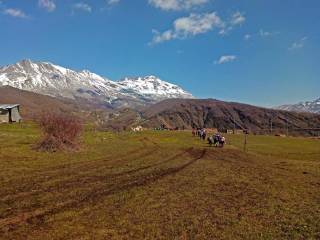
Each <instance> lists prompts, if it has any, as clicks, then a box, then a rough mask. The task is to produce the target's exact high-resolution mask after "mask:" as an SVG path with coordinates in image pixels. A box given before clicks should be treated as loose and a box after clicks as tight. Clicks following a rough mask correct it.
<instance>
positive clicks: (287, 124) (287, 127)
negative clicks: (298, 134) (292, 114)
mask: <svg viewBox="0 0 320 240" xmlns="http://www.w3.org/2000/svg"><path fill="white" fill-rule="evenodd" d="M286 131H287V137H288V136H289V122H288V113H287V114H286Z"/></svg>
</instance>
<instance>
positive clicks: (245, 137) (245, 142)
mask: <svg viewBox="0 0 320 240" xmlns="http://www.w3.org/2000/svg"><path fill="white" fill-rule="evenodd" d="M247 135H248V134H247V132H245V133H244V143H243V151H245V152H247Z"/></svg>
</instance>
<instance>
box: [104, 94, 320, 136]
mask: <svg viewBox="0 0 320 240" xmlns="http://www.w3.org/2000/svg"><path fill="white" fill-rule="evenodd" d="M271 123H272V129H273V131H274V132H276V131H278V132H279V131H280V132H283V133H284V132H286V128H287V127H288V129H289V130H290V131H291V132H296V133H297V132H299V131H300V130H301V133H306V132H307V133H311V132H312V131H308V130H302V129H309V128H318V127H319V126H320V115H318V114H311V113H297V112H287V111H282V110H273V109H267V108H261V107H256V106H251V105H247V104H241V103H233V102H223V101H218V100H213V99H204V100H198V99H168V100H164V101H162V102H159V103H157V104H154V105H152V106H150V107H147V108H145V109H143V110H142V111H140V112H138V111H136V112H135V113H133V111H132V110H127V111H122V112H121V113H119V114H118V115H115V117H114V119H113V120H112V121H111V120H110V121H109V125H110V126H116V127H119V128H121V127H125V126H130V124H131V125H142V126H145V127H151V128H153V127H159V126H160V125H161V124H165V125H166V126H167V127H169V128H176V127H178V128H180V129H182V128H185V129H190V128H192V127H206V128H218V129H220V130H225V129H233V128H234V127H235V128H236V129H248V130H250V131H252V132H256V133H258V132H260V133H269V132H270V129H271ZM121 124H122V125H121Z"/></svg>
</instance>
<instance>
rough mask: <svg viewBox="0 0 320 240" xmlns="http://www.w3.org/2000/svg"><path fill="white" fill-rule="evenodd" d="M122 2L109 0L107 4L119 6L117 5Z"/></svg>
mask: <svg viewBox="0 0 320 240" xmlns="http://www.w3.org/2000/svg"><path fill="white" fill-rule="evenodd" d="M119 2H120V0H107V3H108V4H109V5H114V4H117V3H119Z"/></svg>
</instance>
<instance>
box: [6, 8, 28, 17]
mask: <svg viewBox="0 0 320 240" xmlns="http://www.w3.org/2000/svg"><path fill="white" fill-rule="evenodd" d="M4 14H6V15H9V16H11V17H16V18H29V17H28V16H27V15H26V14H25V13H24V12H23V11H22V10H20V9H15V8H8V9H5V10H4Z"/></svg>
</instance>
